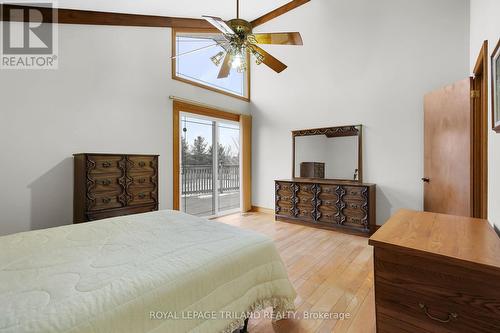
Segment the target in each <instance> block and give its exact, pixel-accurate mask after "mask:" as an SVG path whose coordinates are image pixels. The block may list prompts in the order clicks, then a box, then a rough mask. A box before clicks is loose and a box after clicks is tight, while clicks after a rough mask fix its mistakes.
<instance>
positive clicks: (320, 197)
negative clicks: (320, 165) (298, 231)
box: [275, 178, 376, 236]
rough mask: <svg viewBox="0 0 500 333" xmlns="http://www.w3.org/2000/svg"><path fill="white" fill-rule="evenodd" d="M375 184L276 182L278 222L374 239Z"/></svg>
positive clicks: (301, 179) (292, 180) (305, 181)
mask: <svg viewBox="0 0 500 333" xmlns="http://www.w3.org/2000/svg"><path fill="white" fill-rule="evenodd" d="M375 190H376V187H375V185H374V184H365V183H357V182H349V181H334V180H326V179H307V178H296V179H291V180H276V181H275V218H276V220H279V221H285V222H297V223H302V224H307V225H311V226H316V227H320V228H325V229H332V230H338V231H344V232H348V233H354V234H359V235H365V236H368V235H371V234H372V233H373V232H375V228H376V222H375V221H376V216H375V215H376V214H375V206H376V202H375Z"/></svg>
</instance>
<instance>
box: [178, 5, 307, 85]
mask: <svg viewBox="0 0 500 333" xmlns="http://www.w3.org/2000/svg"><path fill="white" fill-rule="evenodd" d="M309 1H310V0H294V1H292V2H290V3H288V4H286V5H284V6H282V7H280V8H278V9H276V10H274V11H272V12H270V13H268V14H266V15H264V16H262V17H260V18H258V19H256V20H254V21H252V22H248V21H245V20H243V19H240V13H239V11H240V10H239V0H236V18H235V19H232V20H229V21H227V22H226V21H224V20H222V19H221V18H219V17H214V16H202V17H203V18H204V19H205V20H206V21H208V23H210V24H211V25H212V26H214V27H215V28H217V29H218V30H219V31H220V32H221V33H222V36H221V38H213V40H214V41H215V44H212V45H208V46H205V47H202V48H199V49H195V50H192V51H189V52H186V53H183V54H179V55H175V56H173V57H172V58H177V57H181V56H184V55H187V54H191V53H193V52H197V51H201V50H204V49H206V48H209V47H214V46H217V45H218V46H220V47H222V48H223V49H224V51H221V52H219V53H217V54H216V55H214V56H213V57H211V58H210V59H211V60H212V62H213V63H214V64H215V65H216V66H219V65H220V64H221V63H222V66H221V68H220V70H219V74H218V76H217V78H219V79H221V78H226V77H228V76H229V73H230V71H231V68H235V69H237V70H238V72H243V71H245V70H246V69H247V67H248V66H247V63H246V62H247V56H253V57H254V58H255V63H256V64H257V65H260V64H262V63H264V64H265V65H267V66H268V67H270V68H271V69H273V70H274V71H275V72H277V73H281V72H282V71H283V70H285V69H286V68H287V66H286V65H285V64H284V63H282V62H281V61H279V60H278V59H276V58H275V57H273V56H272V55H270V54H269V53H267V52H266V51H265V50H263V49H262V48H261V47H259V46H258V45H257V44H276V45H303V43H302V37H301V36H300V33H298V32H277V33H253V28H255V27H256V26H257V25H260V24H263V23H265V22H267V21H269V20H271V19H273V18H275V17H277V16H279V15H281V14H283V13H285V12H287V11H289V10H291V9H294V8H296V7H298V6H300V5H302V4H304V3H306V2H309Z"/></svg>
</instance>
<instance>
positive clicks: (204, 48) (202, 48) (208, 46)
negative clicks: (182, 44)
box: [170, 43, 220, 59]
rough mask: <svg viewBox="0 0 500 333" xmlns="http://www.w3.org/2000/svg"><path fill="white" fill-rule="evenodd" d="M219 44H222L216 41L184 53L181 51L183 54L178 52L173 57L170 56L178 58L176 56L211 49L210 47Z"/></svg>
mask: <svg viewBox="0 0 500 333" xmlns="http://www.w3.org/2000/svg"><path fill="white" fill-rule="evenodd" d="M217 45H220V44H219V43H216V44H212V45H207V46H203V47H200V48H199V49H194V50H191V51H187V52H184V53H181V54H176V55H174V56H173V57H170V59H176V58H179V57H182V56H185V55H188V54H191V53H196V52H199V51H203V50H206V49H209V48H211V47H214V46H217Z"/></svg>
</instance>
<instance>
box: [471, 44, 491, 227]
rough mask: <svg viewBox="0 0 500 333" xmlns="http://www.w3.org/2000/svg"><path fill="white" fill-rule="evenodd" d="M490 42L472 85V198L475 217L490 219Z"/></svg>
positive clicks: (476, 67) (480, 60)
mask: <svg viewBox="0 0 500 333" xmlns="http://www.w3.org/2000/svg"><path fill="white" fill-rule="evenodd" d="M488 74H489V73H488V41H484V43H483V46H482V47H481V51H480V52H479V56H478V58H477V61H476V65H475V66H474V77H473V79H472V85H471V99H472V100H471V105H472V117H471V189H472V191H471V195H472V198H471V199H472V200H471V203H472V207H471V208H472V211H471V212H472V217H477V218H482V219H486V218H487V217H488V103H489V101H488Z"/></svg>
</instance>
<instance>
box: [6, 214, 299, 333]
mask: <svg viewBox="0 0 500 333" xmlns="http://www.w3.org/2000/svg"><path fill="white" fill-rule="evenodd" d="M295 296H296V294H295V291H294V289H293V287H292V285H291V284H290V282H289V280H288V277H287V273H286V270H285V267H284V265H283V263H282V261H281V259H280V257H279V254H278V253H277V251H276V248H275V246H274V243H273V241H272V240H270V239H269V238H267V237H266V236H263V235H261V234H258V233H255V232H251V231H247V230H242V229H239V228H236V227H232V226H229V225H225V224H222V223H218V222H215V221H208V220H205V219H202V218H198V217H194V216H190V215H187V214H183V213H180V212H175V211H158V212H152V213H146V214H140V215H132V216H124V217H117V218H112V219H106V220H100V221H95V222H89V223H83V224H77V225H69V226H63V227H57V228H51V229H45V230H37V231H29V232H24V233H18V234H14V235H9V236H3V237H0V332H51V333H52V332H103V333H104V332H106V333H109V332H120V333H121V332H134V333H135V332H169V333H175V332H204V333H205V332H231V331H232V330H234V329H236V328H238V327H239V326H240V325H241V324H242V323H243V320H244V317H245V314H247V312H249V311H253V310H259V309H261V308H264V307H268V306H273V307H274V308H275V311H277V312H284V311H289V310H292V309H293V301H294V299H295Z"/></svg>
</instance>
